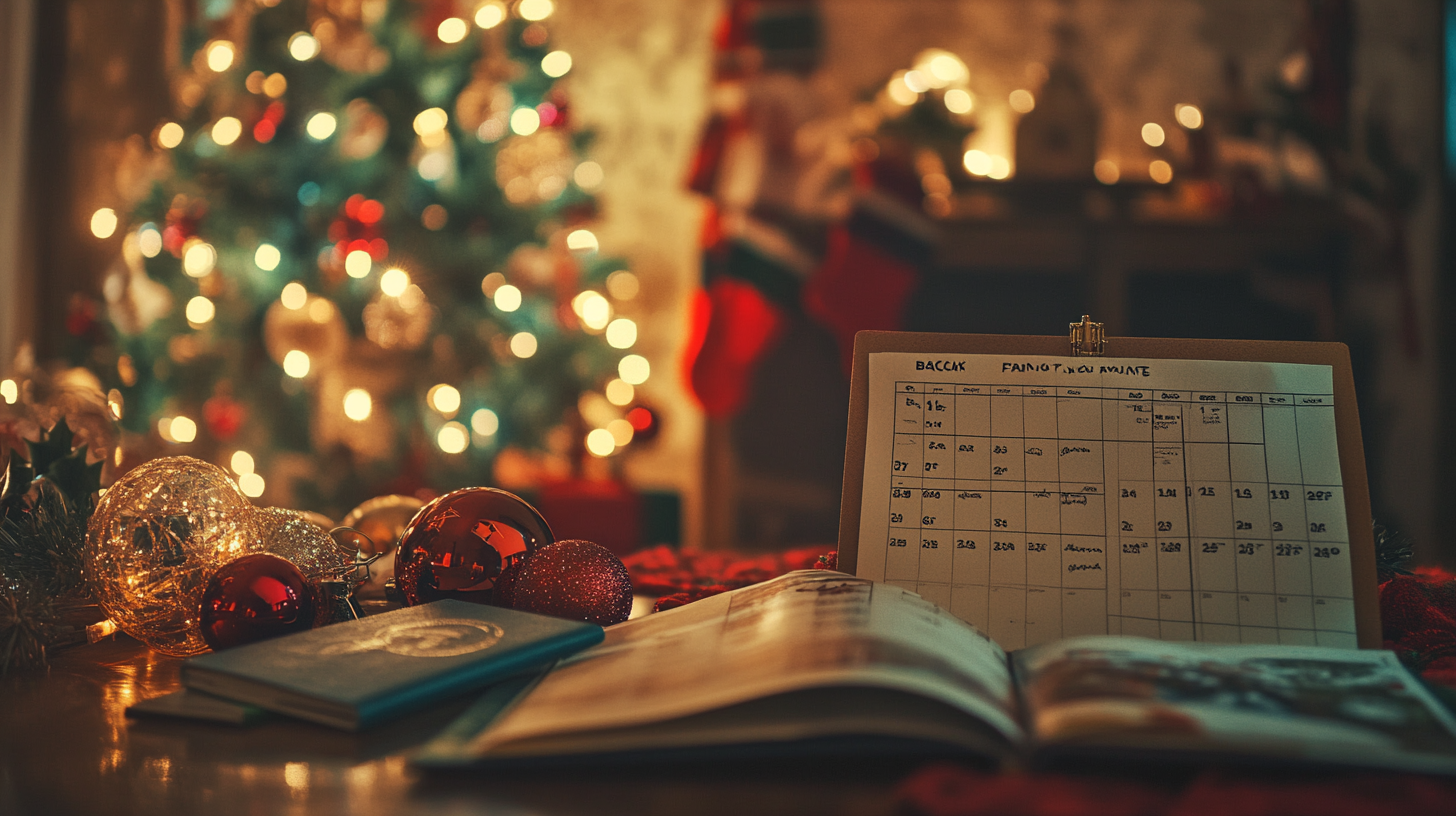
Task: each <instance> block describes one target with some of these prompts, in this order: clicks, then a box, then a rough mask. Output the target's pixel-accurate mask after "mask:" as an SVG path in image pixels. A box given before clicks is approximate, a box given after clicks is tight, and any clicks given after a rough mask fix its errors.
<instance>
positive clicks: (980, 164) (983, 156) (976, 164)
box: [961, 150, 991, 176]
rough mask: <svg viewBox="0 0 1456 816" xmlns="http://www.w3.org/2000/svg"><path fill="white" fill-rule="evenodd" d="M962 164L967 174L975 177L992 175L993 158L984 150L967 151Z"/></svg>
mask: <svg viewBox="0 0 1456 816" xmlns="http://www.w3.org/2000/svg"><path fill="white" fill-rule="evenodd" d="M961 164H963V165H964V166H965V168H966V172H967V173H970V174H971V175H973V176H988V175H990V174H991V156H990V154H988V153H987V152H986V151H984V150H967V151H966V155H965V156H964V157H963V158H962V160H961Z"/></svg>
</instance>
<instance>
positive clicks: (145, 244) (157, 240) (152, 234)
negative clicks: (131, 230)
mask: <svg viewBox="0 0 1456 816" xmlns="http://www.w3.org/2000/svg"><path fill="white" fill-rule="evenodd" d="M137 249H139V250H141V253H142V257H144V258H155V257H157V256H158V255H161V254H162V231H161V230H159V229H157V227H156V225H155V224H152V223H150V222H149V223H146V224H143V225H142V227H141V229H139V230H137Z"/></svg>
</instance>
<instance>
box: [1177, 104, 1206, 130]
mask: <svg viewBox="0 0 1456 816" xmlns="http://www.w3.org/2000/svg"><path fill="white" fill-rule="evenodd" d="M1173 117H1174V118H1175V119H1177V120H1178V124H1180V125H1182V126H1183V127H1186V128H1188V129H1189V130H1198V129H1199V128H1201V127H1203V111H1201V110H1199V109H1198V106H1196V105H1174V106H1173Z"/></svg>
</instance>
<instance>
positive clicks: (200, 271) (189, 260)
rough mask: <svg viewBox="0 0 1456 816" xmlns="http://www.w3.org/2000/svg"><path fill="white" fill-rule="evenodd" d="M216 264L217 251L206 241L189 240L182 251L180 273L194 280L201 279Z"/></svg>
mask: <svg viewBox="0 0 1456 816" xmlns="http://www.w3.org/2000/svg"><path fill="white" fill-rule="evenodd" d="M216 264H217V250H215V249H213V248H212V244H209V243H207V242H206V241H199V240H197V239H195V238H194V239H191V240H190V241H189V242H188V243H187V244H184V248H183V250H182V271H183V272H186V273H187V274H188V275H190V276H192V277H194V278H203V277H206V276H207V275H208V274H210V273H211V272H212V268H213V267H214V266H215V265H216Z"/></svg>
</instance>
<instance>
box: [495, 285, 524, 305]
mask: <svg viewBox="0 0 1456 816" xmlns="http://www.w3.org/2000/svg"><path fill="white" fill-rule="evenodd" d="M493 300H494V302H495V307H496V308H497V309H500V310H501V311H502V312H514V311H515V310H517V309H519V308H521V290H520V289H517V288H516V287H514V286H512V285H510V284H509V283H507V284H503V285H502V286H500V287H499V288H497V289H496V290H495V297H494V298H493Z"/></svg>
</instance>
